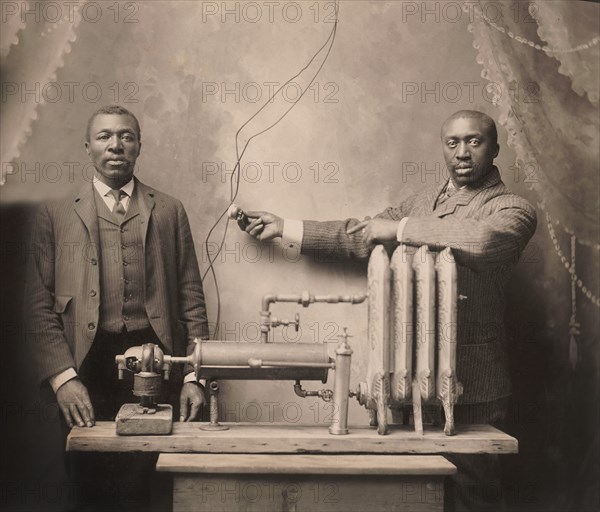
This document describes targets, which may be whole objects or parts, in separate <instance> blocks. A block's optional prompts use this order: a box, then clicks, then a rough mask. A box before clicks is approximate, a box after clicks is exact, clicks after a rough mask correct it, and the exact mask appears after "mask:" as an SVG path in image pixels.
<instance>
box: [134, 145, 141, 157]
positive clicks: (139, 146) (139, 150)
mask: <svg viewBox="0 0 600 512" xmlns="http://www.w3.org/2000/svg"><path fill="white" fill-rule="evenodd" d="M141 152H142V143H141V142H140V143H139V144H138V153H137V155H136V156H135V157H136V158H137V157H138V156H140V153H141Z"/></svg>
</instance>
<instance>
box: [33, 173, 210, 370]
mask: <svg viewBox="0 0 600 512" xmlns="http://www.w3.org/2000/svg"><path fill="white" fill-rule="evenodd" d="M94 194H95V191H94V186H93V184H92V183H89V184H87V185H86V186H85V187H84V188H83V189H82V190H81V191H80V192H79V193H78V194H77V195H75V196H74V197H70V198H68V199H65V200H62V201H59V202H55V203H50V204H46V205H43V206H42V207H41V208H40V210H39V212H38V214H37V217H36V221H35V225H34V228H33V240H32V244H33V250H32V256H33V257H32V258H30V259H31V264H30V267H29V271H28V276H27V283H26V296H25V311H26V315H27V317H26V319H25V322H26V331H27V332H26V335H27V336H26V338H27V340H28V342H29V344H30V347H29V348H30V349H31V350H30V352H31V353H32V355H33V361H34V363H35V368H36V371H37V377H38V379H39V381H40V382H42V381H44V380H45V379H47V378H48V377H50V376H52V375H55V374H57V373H59V372H61V371H63V370H65V369H67V368H69V367H74V368H76V369H78V368H79V367H80V365H81V363H82V362H83V360H84V358H85V356H86V354H87V353H88V351H89V349H90V346H91V344H92V341H93V340H94V337H95V335H96V331H97V329H98V323H99V322H98V320H99V311H100V301H101V300H102V290H100V271H99V269H100V265H99V257H101V256H100V252H99V251H98V247H99V238H98V219H97V213H96V205H95V201H94ZM134 194H137V199H138V204H139V208H140V222H142V230H143V243H144V254H143V255H141V256H142V257H143V258H144V263H145V274H146V290H145V295H146V296H145V306H146V313H147V315H148V318H149V321H150V324H151V326H152V328H153V329H154V331H155V332H156V334H157V336H158V337H159V339H160V340H161V342H162V344H163V345H164V347H165V348H166V350H168V351H169V352H171V353H173V354H176V355H185V353H186V344H187V346H188V348H189V347H190V344H191V343H192V340H193V338H194V337H206V336H207V334H208V322H207V316H206V309H205V302H204V293H203V290H202V283H201V280H200V273H199V270H198V262H197V259H196V252H195V249H194V242H193V239H192V234H191V232H190V226H189V222H188V218H187V215H186V212H185V210H184V208H183V205H182V204H181V202H180V201H179V200H177V199H175V198H173V197H171V196H168V195H167V194H163V193H162V192H159V191H157V190H154V189H152V188H150V187H148V186H146V185H144V184H143V183H141V182H140V181H138V180H137V179H136V184H135V188H134ZM110 254H111V252H110V251H109V253H108V255H105V257H110Z"/></svg>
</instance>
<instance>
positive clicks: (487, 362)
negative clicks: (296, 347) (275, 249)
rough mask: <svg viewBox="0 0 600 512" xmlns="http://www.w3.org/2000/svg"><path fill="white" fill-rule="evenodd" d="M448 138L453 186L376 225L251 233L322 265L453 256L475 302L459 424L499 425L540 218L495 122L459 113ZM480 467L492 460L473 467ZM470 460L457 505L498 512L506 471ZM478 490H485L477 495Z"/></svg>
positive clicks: (465, 320)
mask: <svg viewBox="0 0 600 512" xmlns="http://www.w3.org/2000/svg"><path fill="white" fill-rule="evenodd" d="M441 138H442V147H443V153H444V158H445V161H446V164H447V167H448V170H449V174H450V178H449V180H448V181H446V182H445V183H444V184H443V185H442V186H436V187H433V188H429V189H425V190H423V191H422V192H419V193H417V194H415V195H414V196H412V197H410V198H409V199H407V200H406V201H404V202H402V203H401V204H399V205H398V206H393V207H389V208H387V209H386V210H384V211H383V212H381V213H380V214H378V215H377V216H375V217H374V218H373V219H366V220H363V221H362V222H361V221H359V220H357V219H346V220H344V221H331V222H316V221H294V220H289V219H285V220H284V219H282V218H280V217H277V216H275V215H273V214H271V213H267V212H247V214H248V216H249V217H250V218H251V219H252V222H251V223H250V225H249V226H248V227H247V229H246V231H247V232H248V233H249V234H250V235H252V236H253V237H255V238H256V239H258V240H261V241H267V240H271V239H273V238H276V237H282V239H283V240H282V242H283V244H284V245H287V246H289V247H292V246H299V248H300V250H301V252H302V253H303V254H313V255H314V256H315V258H316V259H317V260H319V259H321V261H332V260H343V259H367V258H368V256H369V254H370V251H371V249H372V248H373V247H374V246H375V245H377V244H384V245H386V246H388V247H389V246H392V247H393V246H394V245H397V244H399V243H403V244H407V245H412V246H421V245H427V246H429V248H430V249H433V250H439V249H442V248H444V247H450V248H452V251H453V253H454V256H455V258H456V260H457V262H458V293H459V294H461V295H463V296H466V300H462V301H459V304H458V322H457V328H458V346H457V375H458V378H459V380H460V381H461V382H462V384H463V387H464V393H463V395H462V396H461V397H460V398H459V402H458V405H457V406H456V407H455V420H456V422H457V423H471V424H481V423H490V424H495V425H499V424H501V423H502V421H503V419H504V416H505V415H506V412H507V402H508V400H507V399H508V396H509V395H510V393H511V384H510V378H509V372H508V367H507V353H506V337H505V328H504V320H503V315H504V306H505V296H504V288H505V285H506V284H507V282H508V280H509V279H510V277H511V274H512V271H513V268H514V266H515V265H516V263H517V261H518V259H519V256H520V255H521V253H522V251H523V249H524V248H525V246H526V245H527V243H528V241H529V239H530V238H531V237H532V236H533V233H534V232H535V228H536V213H535V210H534V209H533V207H532V206H531V205H530V204H529V203H528V202H527V201H526V200H524V199H523V198H521V197H519V196H517V195H515V194H512V193H511V192H510V191H509V190H508V189H507V188H506V186H505V185H504V183H503V182H502V180H501V179H500V174H499V171H498V169H497V168H496V167H495V166H494V164H493V161H494V158H496V156H497V155H498V152H499V145H498V142H497V130H496V125H495V123H494V121H493V120H492V119H491V118H490V117H489V116H487V115H486V114H484V113H482V112H477V111H469V110H466V111H459V112H456V113H455V114H453V115H452V116H451V117H450V118H449V119H447V120H446V122H445V123H444V124H443V126H442V130H441ZM477 458H483V459H484V460H483V461H481V462H482V463H481V464H473V462H474V459H477ZM462 459H463V458H461V460H460V461H457V462H459V465H460V475H459V480H461V479H462V481H461V482H460V484H461V490H460V496H454V497H452V496H450V497H449V498H451V499H452V498H455V499H454V501H455V502H456V505H457V508H461V507H462V508H465V509H477V510H483V509H485V507H486V505H489V504H490V503H487V504H486V502H492V503H491V505H492V506H493V505H494V503H493V502H494V500H495V499H496V498H497V492H499V489H492V488H490V486H493V485H496V484H493V483H490V482H495V481H496V480H497V479H498V478H497V477H498V473H499V470H498V463H497V461H496V462H493V461H492V462H491V463H490V461H489V457H485V456H472V457H467V458H464V460H462ZM470 483H474V484H476V486H478V487H477V488H476V489H471V490H470V491H469V490H467V487H468V485H469V484H470ZM484 483H485V485H482V484H484ZM486 486H487V488H486ZM494 491H496V492H494ZM453 492H457V491H453ZM465 493H471V494H476V496H470V497H469V496H465ZM486 495H487V496H486Z"/></svg>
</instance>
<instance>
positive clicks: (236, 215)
mask: <svg viewBox="0 0 600 512" xmlns="http://www.w3.org/2000/svg"><path fill="white" fill-rule="evenodd" d="M227 215H228V216H229V218H230V219H233V220H235V221H236V222H237V225H238V226H239V227H240V229H241V230H242V231H246V228H247V227H248V226H249V225H250V219H249V218H248V215H246V214H245V213H244V210H242V209H241V208H240V207H239V206H238V205H237V204H235V203H232V205H231V206H230V207H229V209H228V210H227Z"/></svg>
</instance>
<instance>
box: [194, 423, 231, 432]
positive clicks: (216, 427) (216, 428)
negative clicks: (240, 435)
mask: <svg viewBox="0 0 600 512" xmlns="http://www.w3.org/2000/svg"><path fill="white" fill-rule="evenodd" d="M199 428H200V430H209V431H215V432H216V431H219V430H229V427H227V426H225V425H220V424H219V423H217V424H216V425H213V424H212V423H209V424H208V425H200V427H199Z"/></svg>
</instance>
